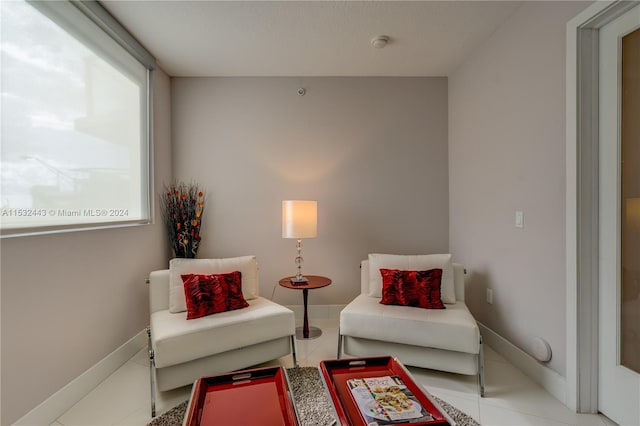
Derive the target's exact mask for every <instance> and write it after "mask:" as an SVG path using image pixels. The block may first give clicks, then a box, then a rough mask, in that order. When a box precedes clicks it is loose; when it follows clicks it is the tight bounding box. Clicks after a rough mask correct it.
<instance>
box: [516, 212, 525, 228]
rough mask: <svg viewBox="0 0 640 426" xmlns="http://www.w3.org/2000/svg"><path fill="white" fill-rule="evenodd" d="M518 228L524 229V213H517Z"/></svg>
mask: <svg viewBox="0 0 640 426" xmlns="http://www.w3.org/2000/svg"><path fill="white" fill-rule="evenodd" d="M516 228H524V213H522V212H521V211H516Z"/></svg>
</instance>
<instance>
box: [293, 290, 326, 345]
mask: <svg viewBox="0 0 640 426" xmlns="http://www.w3.org/2000/svg"><path fill="white" fill-rule="evenodd" d="M302 299H303V301H304V323H303V325H302V328H300V327H298V328H296V337H297V338H298V339H315V338H316V337H320V336H321V335H322V330H320V329H319V328H317V327H309V314H308V312H307V304H308V300H309V289H307V288H304V289H302Z"/></svg>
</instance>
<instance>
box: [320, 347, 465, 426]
mask: <svg viewBox="0 0 640 426" xmlns="http://www.w3.org/2000/svg"><path fill="white" fill-rule="evenodd" d="M320 371H321V375H322V379H323V380H324V383H325V387H326V390H327V393H328V394H329V397H330V399H331V401H332V402H333V405H334V409H335V415H336V418H337V419H338V422H339V423H340V424H342V425H343V426H358V425H362V426H366V425H367V424H371V423H368V422H367V420H366V419H365V418H364V415H363V414H362V413H361V411H360V409H359V408H358V405H357V403H356V401H355V399H354V396H353V395H352V393H351V390H350V387H349V384H348V383H347V382H348V381H349V380H351V379H368V378H376V377H383V376H392V377H393V376H398V377H399V378H400V379H401V380H402V382H404V384H405V386H406V387H407V389H408V390H409V391H411V393H413V395H414V396H415V399H416V400H417V401H418V403H419V404H420V405H421V406H422V408H424V409H425V410H426V411H427V412H428V413H429V414H430V415H431V417H433V419H431V420H413V422H411V421H409V420H396V421H389V420H386V421H381V424H398V425H403V424H404V425H412V426H417V425H447V424H449V425H451V426H455V422H454V421H453V419H451V417H450V416H449V415H448V414H447V413H446V412H445V411H444V410H443V409H442V407H441V406H440V404H438V402H437V401H436V400H435V399H434V398H433V396H431V395H430V394H429V393H428V392H426V391H425V390H423V389H422V387H421V386H420V385H418V384H417V383H416V382H415V380H414V379H413V377H412V376H411V373H409V371H407V369H406V368H405V367H404V365H402V363H401V362H400V361H398V359H396V358H393V357H390V356H384V357H372V358H351V359H348V358H347V359H339V360H329V361H322V362H320ZM372 420H373V421H375V419H372V418H369V421H372Z"/></svg>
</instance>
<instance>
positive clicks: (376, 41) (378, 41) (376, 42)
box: [371, 35, 389, 49]
mask: <svg viewBox="0 0 640 426" xmlns="http://www.w3.org/2000/svg"><path fill="white" fill-rule="evenodd" d="M387 43H389V36H386V35H379V36H376V37H374V38H373V39H372V40H371V44H372V45H373V47H375V48H376V49H382V48H383V47H385V46H386V45H387Z"/></svg>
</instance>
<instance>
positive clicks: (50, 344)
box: [0, 70, 171, 425]
mask: <svg viewBox="0 0 640 426" xmlns="http://www.w3.org/2000/svg"><path fill="white" fill-rule="evenodd" d="M153 78H154V79H153V90H154V128H153V130H154V136H155V140H154V143H155V146H154V150H155V151H154V163H155V179H156V180H160V181H162V180H166V179H169V178H170V172H171V163H170V148H169V146H170V86H169V78H168V77H167V76H166V75H165V74H164V73H163V72H162V71H161V70H158V71H155V72H154V74H153ZM1 244H2V246H1V248H2V254H1V256H2V273H1V278H2V419H1V421H0V423H1V424H3V425H8V424H12V423H13V422H15V421H16V420H17V419H19V418H20V417H22V416H23V415H24V414H25V413H27V412H28V411H30V410H31V409H33V408H34V407H35V406H36V405H38V404H39V403H40V402H42V401H44V400H45V399H47V398H48V397H49V396H51V395H52V394H53V393H55V392H56V391H58V390H59V389H60V388H62V387H63V386H64V385H66V384H67V383H69V382H70V381H71V380H73V379H75V378H76V377H78V376H79V375H80V374H81V373H83V372H84V371H86V370H87V369H88V368H90V367H92V366H93V365H94V364H96V363H97V362H98V361H100V360H101V359H103V358H104V357H105V356H107V355H108V354H110V353H111V352H113V351H114V350H115V349H116V348H118V347H119V346H120V345H122V344H123V343H125V342H126V341H127V340H129V339H130V338H131V337H133V336H134V335H136V334H137V333H139V332H140V331H141V330H142V329H144V327H146V325H147V324H148V323H149V302H148V300H149V298H148V292H147V288H146V284H145V283H144V279H145V278H146V277H147V276H148V274H149V271H151V270H153V269H159V268H165V267H167V259H168V252H167V243H166V237H165V233H164V227H163V226H162V225H161V224H160V223H158V224H155V225H147V226H141V227H130V228H118V229H110V230H99V231H82V232H71V233H64V234H56V235H43V236H33V237H16V238H9V239H3V240H2V241H1Z"/></svg>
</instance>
